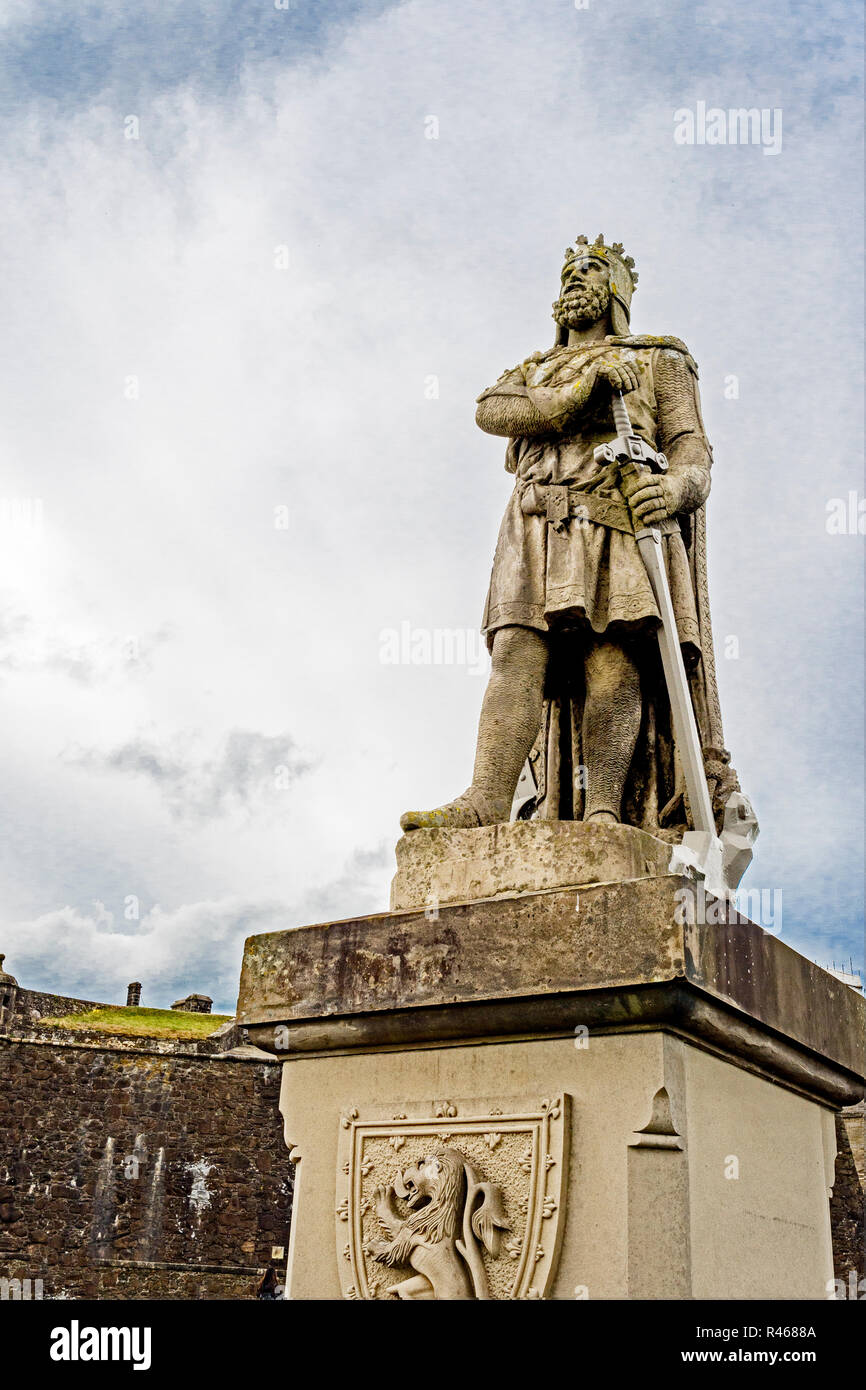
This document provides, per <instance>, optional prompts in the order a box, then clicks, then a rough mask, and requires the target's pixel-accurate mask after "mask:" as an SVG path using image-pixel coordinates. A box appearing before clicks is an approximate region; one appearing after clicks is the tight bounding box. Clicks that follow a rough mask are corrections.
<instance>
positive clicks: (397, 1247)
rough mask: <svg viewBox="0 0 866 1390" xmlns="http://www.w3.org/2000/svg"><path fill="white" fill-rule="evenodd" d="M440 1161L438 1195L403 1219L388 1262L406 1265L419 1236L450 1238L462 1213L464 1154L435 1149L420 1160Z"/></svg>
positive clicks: (439, 1238)
mask: <svg viewBox="0 0 866 1390" xmlns="http://www.w3.org/2000/svg"><path fill="white" fill-rule="evenodd" d="M431 1158H436V1159H438V1160H439V1165H440V1167H439V1186H438V1188H437V1191H436V1195H435V1196H434V1197H431V1199H430V1201H429V1202H428V1203H427V1204H426V1206H423V1207H419V1208H418V1210H417V1211H413V1212H412V1213H411V1214H410V1215H409V1216H407V1218H406V1220H405V1221H404V1222H403V1225H402V1227H401V1228H400V1231H399V1232H398V1234H397V1235H396V1236H395V1237H394V1240H393V1243H392V1245H391V1247H390V1249H389V1251H388V1255H387V1259H386V1263H387V1264H389V1265H395V1264H406V1263H407V1262H408V1259H409V1253H410V1251H411V1249H412V1246H413V1245H414V1243H415V1237H416V1236H426V1237H427V1238H428V1239H429V1240H431V1241H432V1242H434V1243H438V1242H439V1241H440V1240H449V1239H450V1238H451V1236H453V1235H454V1233H455V1231H456V1228H457V1218H458V1216H459V1214H460V1189H461V1187H462V1185H463V1181H464V1173H463V1156H462V1155H461V1154H459V1153H458V1152H457V1151H456V1149H434V1150H433V1151H432V1153H429V1154H425V1155H424V1157H423V1158H422V1159H421V1160H420V1163H419V1167H420V1164H421V1163H426V1162H427V1161H428V1159H431Z"/></svg>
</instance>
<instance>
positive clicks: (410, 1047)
mask: <svg viewBox="0 0 866 1390" xmlns="http://www.w3.org/2000/svg"><path fill="white" fill-rule="evenodd" d="M500 829H505V827H502V828H500ZM509 829H513V827H512V828H509ZM417 833H419V834H420V833H421V832H417ZM434 833H435V832H434ZM637 833H638V834H640V832H637ZM631 838H632V846H633V848H634V847H635V846H634V839H633V837H631ZM550 843H551V844H552V845H553V844H556V843H558V842H557V839H556V835H555V832H554V833H553V834H552V835H551V841H550ZM559 843H564V842H559ZM623 843H624V844H625V841H623ZM430 844H431V842H429V841H428V845H430ZM433 847H434V848H435V846H433ZM452 848H453V842H452ZM552 853H553V851H552ZM652 853H654V851H652ZM647 857H648V859H649V863H650V865H651V866H652V864H653V859H652V857H651V856H650V855H648V856H647ZM430 862H431V863H432V861H430ZM634 862H636V861H633V863H634ZM659 862H660V860H656V861H655V863H656V865H658V864H659ZM546 871H547V870H545V872H546ZM496 872H500V878H499V879H498V880H497V881H499V882H504V881H506V877H505V876H506V875H507V873H508V872H510V871H509V870H507V869H506V868H504V867H503V868H502V869H501V871H500V870H497V871H496ZM707 906H708V905H707V903H706V902H705V901H703V899H702V895H701V894H700V890H699V889H696V888H695V885H694V884H689V883H688V882H687V881H685V880H683V879H681V878H677V877H675V876H661V875H660V874H658V873H656V874H655V875H650V876H643V877H640V876H637V877H634V878H633V879H632V880H631V881H628V882H620V883H606V882H600V883H594V884H591V883H590V884H588V885H587V886H581V887H580V888H579V889H578V888H575V887H572V888H559V889H556V890H550V891H545V892H535V893H532V892H519V893H514V894H512V895H510V896H509V895H506V896H502V897H490V898H488V899H487V900H485V901H479V902H464V903H454V904H450V905H449V904H444V905H441V906H440V907H438V908H436V909H435V910H433V911H430V910H429V909H428V911H426V912H425V911H423V910H422V911H419V910H415V911H403V912H390V913H381V914H377V915H374V916H372V917H367V918H360V919H356V920H350V921H346V922H336V923H329V924H326V925H323V926H318V927H308V928H303V929H300V930H295V931H287V932H275V933H270V934H268V935H265V936H259V937H253V938H251V939H250V940H249V941H248V942H247V946H246V952H245V957H244V969H243V975H242V980H241V992H240V999H239V1002H238V1022H239V1023H240V1024H242V1025H244V1026H245V1027H247V1028H248V1029H249V1032H250V1038H251V1041H252V1042H254V1043H255V1044H256V1045H257V1046H259V1047H262V1048H265V1049H266V1050H268V1051H270V1052H272V1053H273V1054H274V1055H276V1056H281V1057H282V1058H283V1059H284V1066H283V1080H282V1092H281V1102H280V1105H281V1110H282V1113H283V1117H284V1121H285V1135H286V1140H287V1143H288V1144H289V1146H290V1150H291V1152H290V1157H291V1159H292V1160H293V1161H294V1162H295V1163H296V1164H297V1165H298V1166H297V1178H296V1188H295V1198H294V1211H293V1219H292V1235H291V1244H290V1253H289V1264H288V1272H287V1295H288V1296H289V1297H291V1298H294V1299H338V1298H350V1299H355V1298H358V1299H377V1298H384V1299H413V1298H421V1299H443V1300H461V1299H476V1298H477V1299H491V1298H492V1299H556V1300H560V1299H574V1298H578V1299H582V1298H591V1299H598V1298H603V1299H670V1298H675V1299H686V1298H706V1299H743V1298H745V1299H752V1298H762V1299H764V1298H767V1299H780V1300H787V1299H812V1298H818V1299H823V1298H826V1297H827V1296H828V1281H832V1278H833V1268H832V1250H831V1239H830V1224H829V1194H830V1188H831V1186H832V1183H833V1161H834V1157H835V1133H834V1124H833V1119H834V1117H833V1110H834V1109H837V1108H839V1107H840V1106H843V1105H849V1104H851V1103H853V1102H855V1101H856V1100H858V1099H859V1097H860V1096H861V1095H862V1093H863V1072H864V1064H863V1055H864V1054H863V1038H864V1001H863V999H862V998H860V997H859V996H857V995H855V994H854V993H853V992H852V991H851V990H850V989H848V988H847V987H846V986H845V985H843V984H842V983H841V982H840V981H838V980H836V979H834V978H833V977H832V976H830V975H828V974H827V973H826V972H825V971H822V970H820V969H819V968H818V967H817V966H815V965H813V964H812V963H811V962H810V961H807V960H805V959H804V958H803V957H802V956H799V955H798V954H797V953H796V952H794V951H792V950H791V949H790V948H789V947H787V946H784V945H783V944H782V943H781V942H780V941H778V940H777V939H776V938H774V937H771V936H769V935H767V934H766V933H765V932H763V931H761V929H760V928H759V927H757V926H755V925H754V924H753V923H750V922H745V921H743V920H742V919H740V920H735V921H733V922H730V921H729V922H724V921H723V922H721V923H719V922H718V921H717V920H713V915H712V913H711V912H710V913H708V912H707ZM711 906H712V904H710V907H711ZM829 1287H830V1288H832V1283H830V1284H829Z"/></svg>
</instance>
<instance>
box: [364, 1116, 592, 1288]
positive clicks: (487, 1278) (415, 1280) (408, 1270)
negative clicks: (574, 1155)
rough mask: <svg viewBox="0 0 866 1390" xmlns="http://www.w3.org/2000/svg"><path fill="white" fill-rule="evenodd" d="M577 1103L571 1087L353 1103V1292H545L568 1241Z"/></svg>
mask: <svg viewBox="0 0 866 1390" xmlns="http://www.w3.org/2000/svg"><path fill="white" fill-rule="evenodd" d="M569 1103H570V1097H569V1096H567V1095H560V1096H556V1097H553V1098H546V1099H539V1100H536V1101H535V1103H534V1104H533V1103H532V1102H531V1101H530V1102H527V1103H519V1102H518V1103H514V1102H507V1103H506V1102H503V1103H502V1105H501V1106H499V1105H494V1106H493V1107H492V1108H491V1109H486V1107H479V1106H474V1107H473V1106H471V1105H469V1104H467V1105H466V1106H464V1105H463V1104H461V1103H460V1102H457V1103H453V1102H451V1101H440V1102H430V1103H427V1104H426V1105H418V1104H416V1105H406V1106H404V1107H402V1108H401V1107H399V1106H397V1105H393V1104H392V1105H391V1106H389V1107H382V1106H380V1107H378V1110H377V1112H376V1113H374V1112H373V1111H372V1109H371V1112H370V1113H365V1114H359V1113H358V1111H357V1110H356V1109H354V1108H352V1109H350V1110H349V1111H348V1112H347V1113H345V1114H344V1115H343V1116H342V1117H341V1120H340V1125H341V1130H340V1144H339V1154H338V1170H337V1202H336V1231H337V1262H338V1266H339V1270H340V1282H341V1285H342V1289H343V1296H344V1297H345V1298H352V1299H354V1298H361V1299H377V1298H386V1299H391V1298H394V1299H396V1298H427V1299H442V1298H446V1299H447V1298H481V1299H513V1298H544V1297H545V1296H546V1295H547V1292H548V1290H549V1288H550V1285H551V1281H552V1279H553V1275H554V1273H555V1269H556V1261H557V1258H558V1255H559V1246H560V1243H561V1239H562V1228H563V1203H564V1200H565V1193H566V1178H567V1173H566V1167H567V1161H568V1142H567V1139H568V1136H567V1129H568V1125H569V1121H570V1110H569ZM464 1110H465V1113H464ZM485 1110H486V1113H484V1111H485Z"/></svg>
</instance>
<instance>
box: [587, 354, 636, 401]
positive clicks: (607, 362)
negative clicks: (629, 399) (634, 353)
mask: <svg viewBox="0 0 866 1390" xmlns="http://www.w3.org/2000/svg"><path fill="white" fill-rule="evenodd" d="M598 378H600V379H601V380H602V381H606V382H608V384H609V385H610V387H611V389H612V390H614V391H622V393H623V395H624V396H625V395H628V393H629V391H636V390H637V388H638V386H639V385H640V382H639V379H638V374H637V371H636V370H635V368H634V367H633V366H632V365H631V363H630V362H618V361H614V360H613V359H612V358H606V357H603V358H602V359H601V361H600V362H599V363H598ZM598 378H597V379H598Z"/></svg>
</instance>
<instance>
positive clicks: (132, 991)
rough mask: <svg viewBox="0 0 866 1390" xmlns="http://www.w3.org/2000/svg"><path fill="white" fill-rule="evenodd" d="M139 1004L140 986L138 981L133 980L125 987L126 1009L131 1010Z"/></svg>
mask: <svg viewBox="0 0 866 1390" xmlns="http://www.w3.org/2000/svg"><path fill="white" fill-rule="evenodd" d="M140 1003H141V984H140V982H139V981H138V980H133V982H132V984H131V985H127V986H126V1007H127V1008H128V1009H129V1008H133V1007H134V1006H136V1005H137V1004H140Z"/></svg>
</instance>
